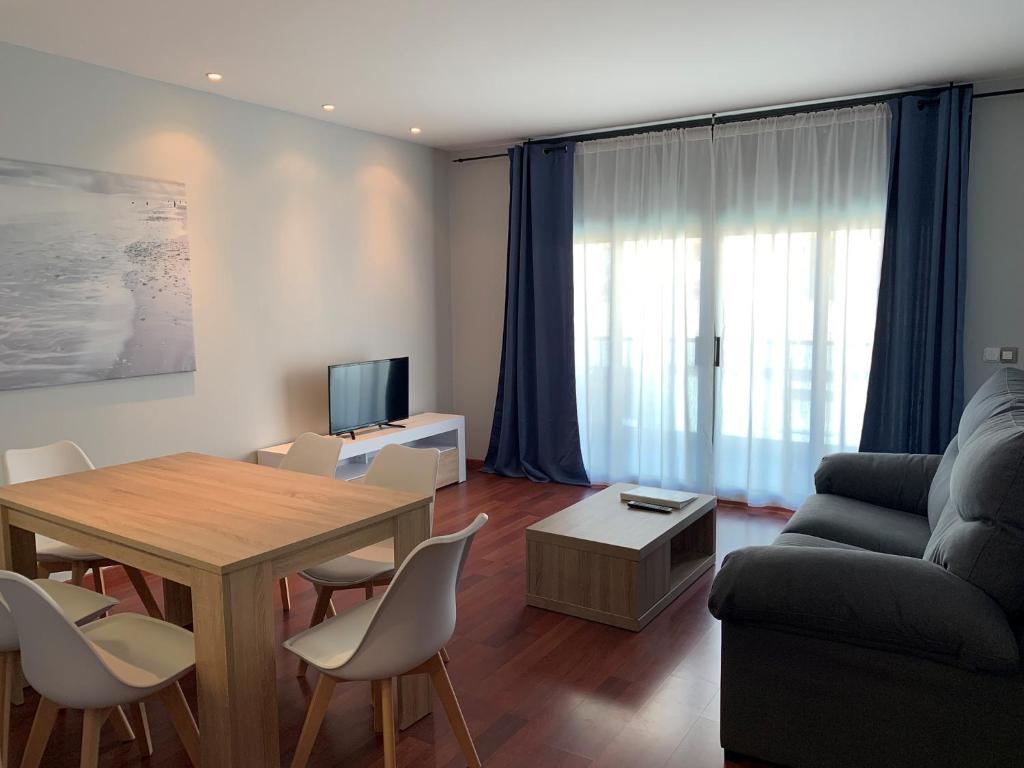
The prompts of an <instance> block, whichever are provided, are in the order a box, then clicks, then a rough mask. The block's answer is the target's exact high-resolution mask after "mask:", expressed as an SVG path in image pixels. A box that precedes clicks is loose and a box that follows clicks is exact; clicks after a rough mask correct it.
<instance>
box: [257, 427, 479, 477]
mask: <svg viewBox="0 0 1024 768" xmlns="http://www.w3.org/2000/svg"><path fill="white" fill-rule="evenodd" d="M395 423H396V424H403V425H405V428H404V429H397V428H395V427H385V428H383V429H378V428H376V427H371V428H367V429H364V430H361V431H358V432H356V437H355V439H354V440H353V439H352V438H351V437H339V438H338V440H339V441H340V442H341V453H340V455H339V457H338V470H337V472H336V474H335V476H336V477H337V478H338V479H339V480H355V479H357V478H360V477H362V476H363V475H365V474H366V469H367V467H369V465H370V462H371V461H373V457H374V455H375V454H376V453H377V451H379V450H380V449H381V448H383V447H384V446H385V445H391V444H392V443H399V444H401V445H408V446H410V447H413V448H437V449H438V450H439V451H441V463H440V465H439V466H438V468H437V487H438V488H441V487H442V486H445V485H451V484H452V483H462V482H465V480H466V417H465V416H456V415H455V414H451V413H420V414H417V415H415V416H410V417H409V418H408V419H405V420H403V421H397V422H395ZM291 445H292V444H291V443H282V444H281V445H272V446H270V447H269V448H262V449H260V450H258V451H257V452H256V461H257V463H259V464H266V465H267V466H270V467H276V466H277V465H278V464H280V463H281V458H282V457H283V456H284V455H285V454H286V453H288V449H289V448H291Z"/></svg>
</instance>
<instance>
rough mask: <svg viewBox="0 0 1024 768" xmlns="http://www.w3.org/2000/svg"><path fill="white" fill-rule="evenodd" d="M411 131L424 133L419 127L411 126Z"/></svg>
mask: <svg viewBox="0 0 1024 768" xmlns="http://www.w3.org/2000/svg"><path fill="white" fill-rule="evenodd" d="M409 133H422V130H421V129H419V128H410V129H409Z"/></svg>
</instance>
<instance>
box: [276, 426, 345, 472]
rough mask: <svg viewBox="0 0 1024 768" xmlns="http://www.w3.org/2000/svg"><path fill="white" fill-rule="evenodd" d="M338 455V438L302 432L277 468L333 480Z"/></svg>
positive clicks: (339, 451)
mask: <svg viewBox="0 0 1024 768" xmlns="http://www.w3.org/2000/svg"><path fill="white" fill-rule="evenodd" d="M340 454H341V440H339V439H338V438H336V437H331V436H330V435H318V434H316V433H314V432H303V433H302V434H301V435H299V437H298V439H297V440H296V441H295V442H294V443H292V447H291V448H289V449H288V453H286V454H285V455H284V458H283V459H281V463H280V464H278V465H277V466H278V468H279V469H288V470H291V471H292V472H305V473H306V474H307V475H321V476H322V477H331V478H333V477H334V473H335V472H336V471H337V469H338V456H339V455H340Z"/></svg>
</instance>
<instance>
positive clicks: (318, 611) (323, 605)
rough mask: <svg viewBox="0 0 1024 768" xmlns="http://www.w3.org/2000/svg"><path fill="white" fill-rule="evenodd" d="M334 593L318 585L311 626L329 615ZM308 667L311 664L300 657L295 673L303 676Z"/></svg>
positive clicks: (310, 621)
mask: <svg viewBox="0 0 1024 768" xmlns="http://www.w3.org/2000/svg"><path fill="white" fill-rule="evenodd" d="M333 594H334V590H333V589H331V588H330V587H321V586H318V587H317V588H316V605H315V606H313V615H312V616H310V618H309V626H311V627H315V626H316V625H317V624H319V623H320V622H322V621H323V620H324V618H325V617H326V616H327V612H328V610H330V608H331V607H332V605H331V595H333ZM308 669H309V665H308V664H307V663H306V662H304V661H302V660H301V659H300V660H299V669H298V672H296V673H295V674H296V675H297V676H298V677H302V676H303V675H305V674H306V671H307V670H308Z"/></svg>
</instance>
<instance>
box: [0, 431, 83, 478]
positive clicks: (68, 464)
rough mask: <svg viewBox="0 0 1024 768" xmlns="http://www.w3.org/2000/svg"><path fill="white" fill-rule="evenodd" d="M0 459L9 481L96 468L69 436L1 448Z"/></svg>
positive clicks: (53, 475)
mask: <svg viewBox="0 0 1024 768" xmlns="http://www.w3.org/2000/svg"><path fill="white" fill-rule="evenodd" d="M2 463H3V468H4V477H5V478H6V479H7V482H8V483H12V484H13V483H27V482H29V481H30V480H41V479H42V478H44V477H57V476H58V475H70V474H71V473H72V472H85V471H86V470H89V469H95V467H94V466H93V465H92V462H91V461H89V457H88V456H86V455H85V451H83V450H82V449H81V448H79V447H78V446H77V445H75V444H74V443H73V442H71V441H70V440H61V441H60V442H59V443H50V444H49V445H44V446H41V447H39V448H12V449H10V450H8V451H4V454H3V462H2Z"/></svg>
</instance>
